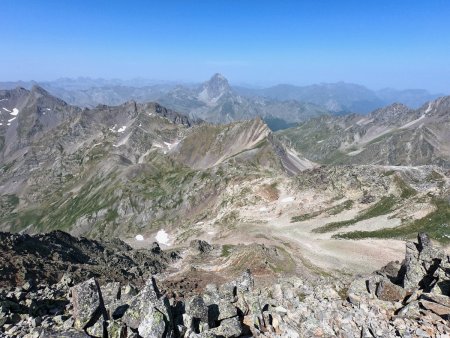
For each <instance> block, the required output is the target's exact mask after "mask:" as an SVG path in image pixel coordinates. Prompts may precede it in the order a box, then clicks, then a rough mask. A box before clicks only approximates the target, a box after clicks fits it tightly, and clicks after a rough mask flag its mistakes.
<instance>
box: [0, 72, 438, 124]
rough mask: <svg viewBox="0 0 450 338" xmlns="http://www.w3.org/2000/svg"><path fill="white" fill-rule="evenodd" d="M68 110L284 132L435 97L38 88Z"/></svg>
mask: <svg viewBox="0 0 450 338" xmlns="http://www.w3.org/2000/svg"><path fill="white" fill-rule="evenodd" d="M35 84H36V83H35V82H3V83H0V88H3V89H12V88H15V87H17V86H20V87H24V88H28V89H30V88H31V87H32V86H33V85H35ZM39 85H41V86H42V87H43V88H44V89H46V90H47V91H48V92H50V93H51V94H53V95H55V96H57V97H60V98H61V99H63V100H64V101H66V102H68V103H69V104H72V105H76V106H80V107H91V108H92V107H95V106H97V105H99V104H106V105H120V104H122V103H124V102H127V101H129V100H134V101H136V102H141V103H143V102H149V101H155V102H158V103H160V104H162V105H164V106H166V107H167V108H170V109H174V110H176V111H179V112H181V113H184V114H186V115H189V116H191V117H195V118H201V119H203V120H206V121H209V122H214V123H228V122H232V121H236V120H244V119H249V118H254V117H256V116H260V117H262V118H263V119H264V121H265V122H266V123H267V124H268V125H269V127H270V128H271V129H272V130H278V129H284V128H288V127H291V126H293V125H294V124H295V123H298V122H302V121H305V120H307V119H309V118H311V117H315V116H320V115H324V114H327V113H331V114H338V115H340V114H347V113H350V112H355V113H362V114H366V113H369V112H371V111H373V110H375V109H377V108H381V107H383V106H386V105H389V104H392V103H402V104H405V105H407V106H409V107H411V108H418V107H420V106H421V105H423V104H424V103H425V102H428V101H430V100H433V99H435V98H437V97H439V96H441V95H439V94H430V93H429V92H428V91H426V90H421V89H415V90H394V89H383V90H380V91H372V90H369V89H367V88H366V87H363V86H360V85H356V84H348V83H344V82H339V83H333V84H317V85H311V86H303V87H300V86H293V85H287V84H283V85H277V86H273V87H269V88H264V89H252V88H245V87H238V86H237V87H232V86H230V85H229V83H228V81H227V79H226V78H225V77H224V76H223V75H221V74H215V75H214V76H213V77H212V78H211V79H210V80H208V81H206V82H204V83H202V84H176V83H171V82H166V83H161V82H157V81H152V80H143V79H136V80H131V81H122V80H103V79H90V78H78V79H59V80H56V81H51V82H43V83H40V84H39Z"/></svg>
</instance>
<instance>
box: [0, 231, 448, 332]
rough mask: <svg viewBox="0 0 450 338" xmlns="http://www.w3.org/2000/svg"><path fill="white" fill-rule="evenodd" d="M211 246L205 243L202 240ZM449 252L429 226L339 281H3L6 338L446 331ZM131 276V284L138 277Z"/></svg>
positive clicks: (202, 246) (202, 247) (246, 277)
mask: <svg viewBox="0 0 450 338" xmlns="http://www.w3.org/2000/svg"><path fill="white" fill-rule="evenodd" d="M193 246H194V247H195V248H196V249H197V250H199V252H205V251H206V252H207V251H208V250H209V249H210V247H209V246H208V244H207V243H200V242H198V243H194V244H193ZM449 268H450V260H449V256H447V255H445V254H444V252H443V251H441V250H440V249H439V248H437V247H433V245H432V244H431V241H430V239H429V238H428V236H427V235H425V234H419V236H418V242H417V243H413V242H408V243H407V245H406V256H405V260H404V261H403V262H402V263H399V262H391V263H389V264H388V265H387V266H385V267H383V268H382V269H380V270H379V271H376V272H374V273H373V274H372V275H370V276H365V277H360V278H356V279H354V280H353V281H349V282H345V281H343V282H340V281H337V280H332V279H329V278H327V277H320V276H319V277H317V278H316V279H315V280H311V279H302V278H298V277H292V278H286V277H280V278H279V279H278V282H276V283H274V284H272V285H270V286H268V287H261V286H257V285H256V283H255V279H254V277H253V275H252V273H251V271H250V270H247V271H246V272H244V273H243V274H242V275H241V276H240V277H239V278H237V279H236V280H233V281H229V282H227V283H224V284H221V285H215V284H209V285H207V286H206V287H205V288H204V289H203V291H201V292H200V293H198V294H195V293H194V294H189V293H186V294H180V293H178V292H171V291H170V290H167V289H166V290H165V291H164V292H163V291H160V288H159V286H161V285H162V284H164V282H163V281H158V276H157V275H153V276H149V277H148V279H147V280H146V282H145V285H144V287H143V288H142V289H140V291H139V292H138V291H137V290H136V289H135V288H134V287H133V286H132V282H128V283H126V284H123V283H122V284H121V283H119V282H116V281H110V282H108V283H105V282H103V283H101V282H99V281H98V280H97V279H95V278H90V279H88V280H85V281H83V282H81V283H78V284H74V283H73V280H72V279H71V278H70V276H69V275H67V274H66V275H64V276H63V278H62V279H61V280H60V281H59V282H58V283H56V284H52V285H35V284H33V283H31V282H26V283H24V284H23V285H22V286H18V287H16V288H3V289H2V290H1V291H0V296H1V312H0V313H1V314H0V321H1V322H2V324H3V325H2V330H3V335H4V336H6V337H27V338H28V337H120V338H121V337H136V338H137V337H143V338H147V337H192V338H194V337H244V336H255V337H263V336H265V337H331V336H338V337H367V338H369V337H448V335H449V334H450V326H449V323H448V319H449V318H448V316H449V314H450V300H449V299H450V298H449V295H450V294H449V288H448V286H449V283H450V279H449ZM130 283H131V284H130Z"/></svg>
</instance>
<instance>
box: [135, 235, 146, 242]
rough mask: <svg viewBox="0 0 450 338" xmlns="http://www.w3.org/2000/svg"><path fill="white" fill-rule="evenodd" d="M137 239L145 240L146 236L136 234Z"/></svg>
mask: <svg viewBox="0 0 450 338" xmlns="http://www.w3.org/2000/svg"><path fill="white" fill-rule="evenodd" d="M135 238H136V240H137V241H143V240H144V236H142V235H136V237H135Z"/></svg>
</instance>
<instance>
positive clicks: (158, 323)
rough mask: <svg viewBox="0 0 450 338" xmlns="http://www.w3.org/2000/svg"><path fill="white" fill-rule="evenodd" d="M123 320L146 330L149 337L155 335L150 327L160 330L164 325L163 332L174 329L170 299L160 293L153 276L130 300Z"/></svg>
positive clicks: (128, 324)
mask: <svg viewBox="0 0 450 338" xmlns="http://www.w3.org/2000/svg"><path fill="white" fill-rule="evenodd" d="M161 316H162V317H161ZM122 321H123V322H124V323H125V324H126V325H127V326H128V327H130V328H132V329H139V330H141V331H142V332H145V333H146V334H147V335H148V337H153V336H151V335H150V333H149V332H150V331H149V330H150V329H148V327H150V328H153V329H154V330H156V332H159V330H160V329H161V327H162V326H163V325H164V330H163V332H164V331H165V330H166V328H167V329H172V313H171V310H170V304H169V301H168V300H167V298H166V297H165V296H161V295H160V293H159V290H158V287H157V286H156V281H155V279H154V278H153V277H151V278H149V279H148V280H147V282H146V284H145V287H144V288H143V289H142V291H141V292H140V293H139V294H138V295H136V296H135V297H134V298H133V300H132V301H131V302H130V304H129V307H128V309H127V310H126V312H125V314H124V315H123V317H122Z"/></svg>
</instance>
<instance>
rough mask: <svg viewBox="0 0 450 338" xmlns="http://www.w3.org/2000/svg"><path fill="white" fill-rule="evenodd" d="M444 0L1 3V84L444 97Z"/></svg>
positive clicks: (448, 61) (449, 34) (448, 81)
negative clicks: (218, 83) (219, 83)
mask: <svg viewBox="0 0 450 338" xmlns="http://www.w3.org/2000/svg"><path fill="white" fill-rule="evenodd" d="M449 18H450V1H448V0H428V1H417V0H409V1H404V0H390V1H385V0H365V1H362V0H359V1H352V0H342V1H338V0H334V1H332V0H311V1H300V0H298V1H263V0H260V1H246V0H241V1H238V0H227V1H213V0H210V1H200V0H198V1H197V0H183V1H170V0H168V1H158V2H157V1H131V0H129V1H114V0H108V1H106V0H92V1H87V0H85V1H82V0H78V1H75V0H74V1H70V0H67V1H61V0H53V1H51V0H40V1H31V0H29V1H18V0H2V1H1V2H0V41H1V43H0V64H1V65H2V66H1V67H0V81H6V80H19V79H21V80H31V79H34V80H52V79H55V78H59V77H77V76H89V77H103V78H123V79H131V78H135V77H144V78H152V79H161V80H177V81H178V80H181V81H202V80H205V79H207V78H209V77H210V76H211V75H212V73H215V72H221V73H223V74H224V75H225V76H226V77H227V78H228V79H229V80H230V82H232V83H236V84H237V83H248V84H259V85H270V84H275V83H292V84H299V85H305V84H311V83H318V82H337V81H345V82H354V83H360V84H363V85H366V86H368V87H370V88H373V89H378V88H383V87H393V88H425V89H429V90H431V91H433V92H445V93H449V92H450V19H449Z"/></svg>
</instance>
